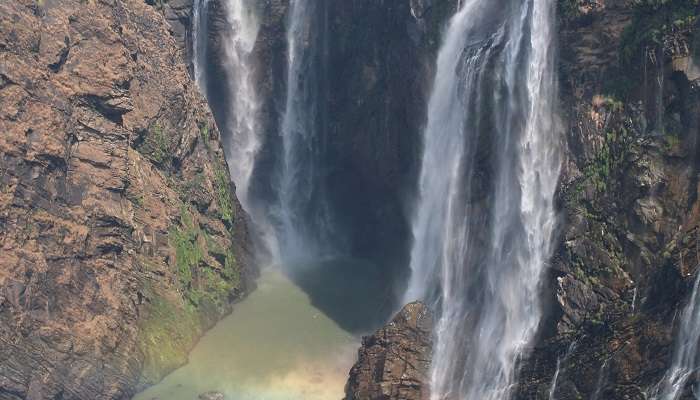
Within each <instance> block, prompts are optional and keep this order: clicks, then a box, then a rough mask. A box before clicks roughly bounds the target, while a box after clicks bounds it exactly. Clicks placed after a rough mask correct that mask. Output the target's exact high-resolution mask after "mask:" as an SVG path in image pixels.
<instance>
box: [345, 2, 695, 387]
mask: <svg viewBox="0 0 700 400" xmlns="http://www.w3.org/2000/svg"><path fill="white" fill-rule="evenodd" d="M432 3H434V4H439V3H440V2H432ZM557 6H558V30H559V36H558V44H557V45H558V49H559V50H558V52H559V56H558V64H557V69H558V74H559V81H560V102H559V112H560V115H561V123H562V131H563V132H564V135H565V143H566V157H565V162H564V166H563V173H562V176H561V178H560V179H561V180H560V185H559V189H558V191H557V192H558V194H557V202H558V210H559V213H560V226H559V230H558V236H557V250H556V251H555V255H554V257H553V260H552V262H551V268H550V269H549V274H548V277H547V279H546V283H545V285H544V287H543V288H542V296H543V298H544V302H545V306H546V310H545V311H546V318H545V320H544V321H543V323H542V324H541V327H540V333H539V336H538V339H537V340H536V342H535V343H534V344H533V345H534V348H533V349H532V351H530V352H529V353H528V356H527V357H526V358H525V359H524V360H522V362H521V365H520V366H519V371H520V373H519V374H520V378H519V384H518V385H517V387H516V388H515V389H514V392H513V397H514V398H518V399H547V398H549V399H554V398H556V399H582V398H585V399H645V398H650V396H653V394H654V393H655V390H657V388H656V386H657V384H658V383H659V382H661V380H662V378H663V377H664V375H665V374H666V372H667V371H668V369H669V367H670V366H671V363H672V358H673V355H674V348H675V341H676V339H677V338H678V332H679V326H680V323H681V322H680V321H681V315H680V314H681V310H682V309H683V307H684V306H685V305H686V304H687V303H688V302H689V301H691V299H690V296H691V292H692V289H693V283H694V282H695V281H696V274H697V272H698V271H697V267H698V265H700V258H698V256H697V242H698V240H697V239H698V236H697V235H698V227H699V225H698V224H699V223H700V219H699V214H698V212H699V211H700V204H699V203H698V181H697V174H698V170H697V168H698V161H697V155H698V135H699V134H700V132H699V131H698V129H699V126H700V123H699V121H698V118H700V99H699V98H698V90H699V89H698V84H700V69H698V65H699V64H698V58H699V57H700V52H698V42H700V41H699V40H697V39H694V37H695V36H696V32H697V29H698V21H697V15H698V14H699V13H698V8H697V7H698V4H697V2H696V1H670V2H658V1H649V2H637V1H626V0H560V1H558V2H557ZM441 23H444V22H441ZM405 40H406V41H408V40H409V39H408V38H407V39H405ZM396 79H398V80H402V79H408V77H406V78H402V77H396ZM480 146H483V147H484V148H485V149H488V148H489V145H488V140H487V141H486V142H485V143H483V144H480ZM479 168H481V167H479ZM483 172H484V174H485V175H486V176H487V175H488V169H487V168H486V169H484V171H483ZM477 173H478V172H477ZM390 326H391V325H390ZM370 342H371V341H370ZM370 344H371V343H370ZM371 348H372V347H371V345H367V343H366V344H365V347H363V349H362V350H360V354H361V355H362V354H365V353H366V352H368V351H371ZM361 362H364V364H363V365H362V366H356V367H355V369H354V370H362V369H363V368H369V367H370V365H371V362H368V361H366V360H364V361H363V359H362V358H361ZM361 382H362V379H361V378H358V376H357V375H352V374H351V377H350V381H349V387H356V386H357V385H358V384H361ZM696 382H698V376H697V374H692V375H691V377H690V378H689V379H688V382H687V383H686V385H685V389H684V392H683V394H682V397H681V398H688V399H689V398H693V395H692V392H691V387H692V386H693V385H694V384H695V383H696ZM389 383H390V380H386V379H384V378H383V375H382V374H381V373H377V374H375V384H377V385H380V386H381V385H382V384H389ZM423 383H425V382H423ZM363 398H367V399H375V398H377V399H378V398H382V397H381V396H379V395H368V396H365V397H363Z"/></svg>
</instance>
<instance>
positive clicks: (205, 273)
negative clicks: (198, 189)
mask: <svg viewBox="0 0 700 400" xmlns="http://www.w3.org/2000/svg"><path fill="white" fill-rule="evenodd" d="M180 223H181V225H180V226H178V227H176V228H173V229H171V230H170V235H169V236H170V243H171V245H172V246H173V247H174V248H175V266H176V272H177V276H178V279H179V281H180V285H181V286H182V288H183V291H184V293H185V297H186V298H187V299H188V301H189V302H190V303H191V305H192V306H194V307H199V306H203V305H206V306H215V307H216V308H217V309H222V308H224V307H225V306H226V305H227V301H228V298H229V295H230V294H231V293H232V292H233V291H235V290H236V289H237V288H238V287H239V285H240V270H239V268H238V265H237V263H236V259H235V257H234V255H233V253H232V252H231V251H230V250H223V251H222V249H221V248H220V247H221V246H220V245H218V244H217V243H216V242H214V240H213V239H212V238H211V237H210V236H209V235H208V234H207V233H206V232H204V231H202V230H201V228H200V227H199V224H197V223H196V221H195V220H194V217H193V215H192V213H191V211H190V210H189V209H188V208H187V207H185V206H182V208H181V211H180ZM211 254H225V257H224V262H223V264H224V265H223V268H221V267H217V266H212V265H209V263H207V262H205V261H206V259H207V258H209V259H212V257H211Z"/></svg>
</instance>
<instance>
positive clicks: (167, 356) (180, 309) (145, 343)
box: [138, 293, 201, 384]
mask: <svg viewBox="0 0 700 400" xmlns="http://www.w3.org/2000/svg"><path fill="white" fill-rule="evenodd" d="M150 298H151V302H150V304H149V305H148V306H147V309H146V312H147V314H148V316H147V318H146V319H145V320H144V321H142V324H141V330H140V331H139V336H138V346H139V348H140V349H141V351H142V353H143V355H144V364H143V370H142V372H141V383H142V384H153V383H156V382H159V381H160V380H161V379H163V377H164V375H165V374H166V373H168V372H169V371H172V370H173V369H175V368H177V367H179V366H181V365H183V364H185V363H186V362H187V352H188V350H189V348H190V347H191V346H192V344H193V343H194V342H195V340H196V339H197V337H198V336H199V335H200V333H201V327H200V324H199V319H198V317H197V315H196V314H195V313H194V311H193V310H192V309H189V308H188V307H185V306H184V305H183V304H181V303H179V302H178V301H177V299H168V298H165V297H163V296H161V295H160V294H158V293H151V294H150Z"/></svg>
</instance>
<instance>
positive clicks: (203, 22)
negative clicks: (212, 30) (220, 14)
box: [192, 0, 209, 94]
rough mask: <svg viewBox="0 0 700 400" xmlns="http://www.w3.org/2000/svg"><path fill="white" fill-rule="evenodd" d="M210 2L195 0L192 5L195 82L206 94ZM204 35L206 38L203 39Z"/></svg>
mask: <svg viewBox="0 0 700 400" xmlns="http://www.w3.org/2000/svg"><path fill="white" fill-rule="evenodd" d="M208 5H209V0H195V2H194V4H193V5H192V68H193V70H194V81H195V82H196V83H197V85H198V86H199V88H200V90H202V92H203V93H205V94H206V90H207V89H206V88H207V79H206V71H205V68H204V66H205V65H206V58H207V37H206V32H207V7H208ZM202 34H204V37H202Z"/></svg>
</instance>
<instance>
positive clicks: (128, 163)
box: [0, 0, 254, 400]
mask: <svg viewBox="0 0 700 400" xmlns="http://www.w3.org/2000/svg"><path fill="white" fill-rule="evenodd" d="M165 11H166V10H164V9H163V8H162V7H161V6H156V7H154V6H150V5H148V4H146V3H144V2H143V1H140V0H75V1H73V0H37V1H35V0H17V1H14V0H13V1H4V2H2V3H0V110H1V111H0V129H1V130H2V132H3V134H2V135H1V136H0V246H1V248H2V250H1V251H0V398H2V399H24V398H26V399H90V400H95V399H128V398H130V397H131V395H132V394H133V393H134V391H135V390H136V389H137V388H138V387H141V386H144V385H148V384H151V383H153V382H156V381H158V380H160V378H161V377H162V376H163V375H164V374H165V373H167V372H168V371H170V370H172V369H174V368H176V367H177V366H179V365H181V364H183V363H184V362H185V361H186V359H187V352H188V351H189V349H190V348H191V347H192V346H193V345H194V343H195V341H196V340H197V339H198V337H199V336H200V335H201V334H202V332H203V331H204V330H205V329H207V328H208V327H210V326H212V325H213V324H214V323H215V322H216V321H217V320H218V319H219V318H221V317H222V316H223V315H224V314H226V313H228V312H229V311H230V310H231V307H232V304H233V302H234V301H236V300H237V299H239V298H240V297H241V296H242V295H243V294H244V293H245V292H246V290H247V289H248V287H249V286H248V284H249V282H250V281H251V277H252V276H253V273H254V272H253V271H252V270H251V269H250V268H249V265H250V264H249V263H248V262H249V256H250V254H249V250H248V238H247V231H246V227H245V218H246V217H245V214H244V213H243V211H242V210H241V208H240V206H239V205H238V202H237V200H236V198H235V197H234V195H233V187H232V185H231V184H230V179H229V172H228V168H227V166H226V162H225V160H224V155H223V151H222V147H221V143H220V139H221V138H220V133H219V130H218V129H217V127H216V124H215V123H214V120H213V118H212V115H211V113H210V112H209V110H208V107H207V104H206V103H205V101H204V99H203V97H202V96H201V95H200V94H199V92H198V90H197V88H196V87H195V85H194V83H193V82H192V80H191V79H190V77H189V75H188V72H187V67H186V65H185V63H184V62H183V60H184V59H185V57H186V56H185V55H184V53H185V52H186V49H185V46H184V45H183V41H182V40H180V41H179V42H178V41H177V40H176V39H175V38H174V37H173V36H172V35H171V33H170V32H169V30H170V29H172V28H171V27H169V25H168V24H167V22H166V20H165V18H164V14H165Z"/></svg>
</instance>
